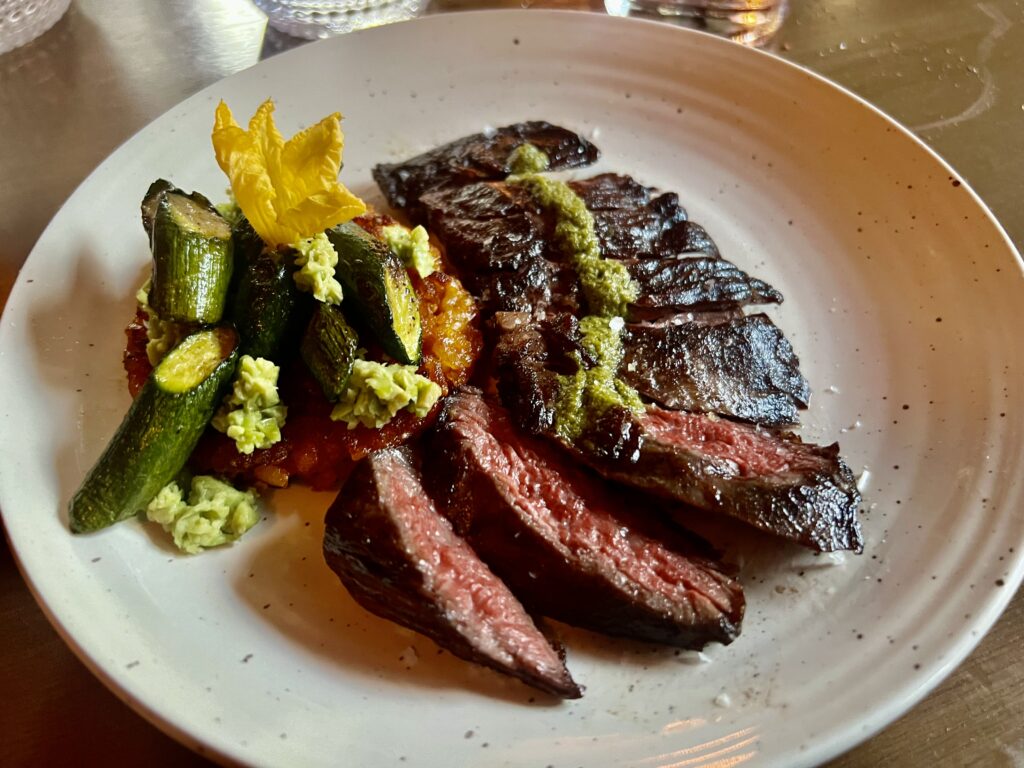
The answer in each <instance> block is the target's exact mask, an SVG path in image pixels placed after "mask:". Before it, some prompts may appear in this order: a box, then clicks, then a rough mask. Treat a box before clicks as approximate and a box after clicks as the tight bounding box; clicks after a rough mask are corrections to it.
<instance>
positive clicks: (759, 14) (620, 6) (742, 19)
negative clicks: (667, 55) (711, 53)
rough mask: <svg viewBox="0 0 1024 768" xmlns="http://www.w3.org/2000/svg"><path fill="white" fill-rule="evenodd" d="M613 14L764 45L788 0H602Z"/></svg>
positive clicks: (781, 16)
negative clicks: (651, 20)
mask: <svg viewBox="0 0 1024 768" xmlns="http://www.w3.org/2000/svg"><path fill="white" fill-rule="evenodd" d="M604 2H605V10H607V11H608V13H609V14H610V15H612V16H633V17H638V18H646V19H658V20H661V21H668V22H672V23H675V24H679V25H681V26H687V27H693V28H694V29H701V30H704V31H705V32H711V33H713V34H716V35H720V36H722V37H727V38H729V39H730V40H734V41H735V42H737V43H742V44H743V45H751V46H757V47H760V46H764V45H767V44H768V43H769V42H770V41H771V39H772V38H773V37H774V36H775V34H776V33H777V32H778V31H779V28H780V27H781V26H782V22H783V20H784V19H785V18H786V12H787V11H788V10H789V7H788V6H789V3H788V0H604Z"/></svg>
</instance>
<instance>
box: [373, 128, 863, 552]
mask: <svg viewBox="0 0 1024 768" xmlns="http://www.w3.org/2000/svg"><path fill="white" fill-rule="evenodd" d="M531 125H532V124H531ZM547 127H550V126H547ZM500 133H501V131H499V134H500ZM523 135H524V134H523V133H522V132H516V131H512V132H511V133H510V134H509V136H513V137H514V138H512V139H509V138H502V139H500V140H499V141H498V144H499V145H501V146H502V147H504V149H502V150H500V151H497V157H499V160H494V159H493V158H492V159H491V160H488V161H487V162H484V163H482V164H480V167H482V168H483V167H485V170H479V169H478V168H477V165H475V164H474V162H469V161H467V159H466V157H467V156H468V155H471V154H472V152H471V151H470V150H469V149H468V147H470V146H473V145H474V142H475V143H476V144H479V145H480V146H484V144H486V142H484V143H483V144H481V143H480V138H479V137H468V138H467V139H464V140H460V141H458V142H453V143H452V144H450V145H447V146H445V147H440V148H438V149H436V150H433V151H432V152H428V153H426V154H424V155H421V156H419V157H417V158H413V159H412V160H410V161H408V162H406V163H400V164H397V165H392V166H381V167H379V168H378V171H377V172H375V175H376V177H377V179H378V182H379V183H380V184H381V187H382V189H384V191H385V194H386V195H387V196H388V199H389V201H391V203H392V204H393V205H398V206H400V207H404V208H405V209H406V211H407V212H408V213H410V215H412V216H413V217H414V218H416V219H417V220H419V221H426V222H427V223H428V225H429V226H430V228H431V230H432V231H433V232H434V234H435V235H437V236H438V237H439V239H440V240H441V241H442V242H443V243H444V244H445V248H446V252H447V254H448V257H449V258H450V259H451V260H452V262H453V263H454V264H456V266H457V267H458V268H459V269H460V270H462V272H463V274H465V275H466V276H467V284H468V285H469V287H470V289H471V290H472V291H473V292H474V293H475V294H476V295H477V296H478V297H480V298H481V300H482V304H483V306H484V310H485V315H486V313H492V314H493V323H492V329H491V330H492V337H491V339H490V343H491V345H492V347H493V350H494V355H493V360H492V362H491V373H492V374H493V375H494V376H496V378H497V390H498V392H499V393H500V395H501V398H502V401H503V402H504V403H505V405H506V406H508V407H509V408H510V409H511V411H512V412H513V414H514V418H515V421H516V423H517V424H518V425H519V426H520V427H521V428H522V429H524V430H526V431H527V432H529V433H531V434H535V435H543V436H545V437H548V438H552V439H554V440H555V441H556V442H559V443H561V441H560V439H559V438H558V435H557V434H556V433H555V430H554V424H555V405H556V403H557V399H558V394H559V386H560V384H559V375H562V374H571V373H572V372H573V371H574V370H575V368H569V367H567V363H566V360H567V359H574V357H578V358H579V359H581V360H583V361H584V364H587V365H589V364H590V363H589V362H588V360H587V355H586V353H585V350H583V349H582V348H581V347H580V343H579V335H578V333H577V332H576V330H574V328H573V325H572V324H573V323H574V322H575V320H574V319H573V318H572V316H573V315H579V314H580V313H581V310H582V309H583V304H584V302H583V301H582V300H581V291H580V288H579V285H578V282H577V281H576V280H575V279H574V277H573V271H574V270H573V269H572V265H571V264H569V263H568V262H567V258H566V255H565V254H564V253H561V252H560V251H559V250H558V248H557V247H556V246H555V245H554V238H553V233H554V227H555V223H556V222H555V221H554V218H553V215H552V214H551V213H550V212H549V211H546V210H541V208H540V207H538V206H537V205H536V203H535V201H533V200H532V199H531V198H530V196H529V195H528V194H524V190H523V189H521V188H518V186H517V185H516V184H510V183H507V182H506V181H505V179H504V168H502V167H501V163H502V162H503V161H507V159H508V154H507V153H506V152H507V151H511V148H512V147H513V145H514V144H515V143H516V142H519V141H520V138H519V137H520V136H523ZM529 140H530V141H531V142H532V141H533V140H532V139H529ZM534 143H536V142H534ZM577 143H578V146H583V144H585V143H586V142H584V141H583V140H582V139H578V138H577ZM572 144H573V143H572V141H569V143H568V144H567V145H566V146H572ZM538 146H541V148H542V149H545V151H547V149H546V147H544V146H543V145H541V144H538ZM484 154H485V155H486V152H485V153H484ZM583 155H587V156H588V157H589V154H587V153H579V154H577V155H576V156H577V158H578V157H582V156H583ZM570 156H572V153H570ZM593 156H594V157H596V150H595V151H594V154H593ZM560 162H561V161H560ZM585 164H586V162H580V163H579V165H585ZM556 167H569V166H566V165H561V166H556ZM399 177H401V178H399ZM396 179H397V181H396ZM410 179H411V181H410V182H409V184H407V185H406V186H407V187H409V188H410V189H412V188H414V189H415V199H413V196H411V195H409V194H406V193H405V192H402V191H401V190H399V192H395V191H393V190H394V189H395V188H397V186H396V185H399V182H402V183H405V181H408V180H410ZM569 184H570V186H571V187H572V189H573V190H574V191H575V193H576V194H577V195H578V196H579V197H580V198H581V199H582V200H583V202H584V204H585V205H586V206H587V208H588V210H589V211H590V212H591V214H592V215H593V218H594V223H595V234H596V236H597V239H598V241H599V246H600V249H601V253H602V256H603V257H605V258H611V259H619V260H622V261H623V262H624V263H625V265H626V267H627V269H628V270H629V272H630V275H631V277H632V278H633V280H634V281H635V282H636V283H637V285H638V286H639V288H640V291H639V293H640V296H639V297H638V298H637V300H636V301H634V302H633V303H631V304H630V305H629V307H628V317H627V318H626V319H627V321H629V322H630V323H631V325H627V327H626V332H625V333H624V339H623V345H624V360H623V365H622V367H621V368H620V371H619V374H620V377H622V378H624V379H625V380H626V381H627V382H628V383H630V384H632V385H633V386H634V387H635V388H636V389H637V390H638V391H639V392H640V393H641V394H642V395H643V396H645V397H646V398H647V399H649V400H652V401H654V402H655V403H658V404H660V405H662V406H664V407H667V408H672V409H684V410H683V411H680V412H679V413H678V415H677V416H676V417H672V416H671V413H670V412H668V411H664V410H663V409H662V408H657V407H652V408H651V409H650V412H649V414H648V416H647V417H642V418H638V417H637V416H636V415H634V414H632V413H631V412H629V411H627V410H626V409H624V408H619V407H613V408H609V409H608V410H607V411H606V412H604V413H602V414H601V415H600V417H599V418H597V419H594V420H592V423H590V424H589V425H588V426H587V428H586V430H585V431H584V433H583V434H582V435H580V437H579V438H578V439H577V440H576V441H575V445H565V446H563V447H565V448H566V449H568V450H569V451H570V452H573V453H575V454H576V455H578V456H579V457H581V458H583V459H584V460H585V461H586V462H587V463H589V464H590V465H591V466H593V467H595V468H597V469H598V470H599V471H600V472H602V473H604V474H605V475H606V476H607V477H614V478H615V479H616V480H617V481H619V482H621V483H626V484H629V485H632V486H633V487H636V488H641V489H644V490H647V491H649V492H651V493H654V494H657V495H661V496H665V497H668V498H672V499H679V500H682V501H685V502H687V503H689V504H692V505H694V506H698V507H700V508H702V509H706V510H710V511H716V512H721V513H724V514H729V515H731V516H733V517H736V518H739V519H743V520H746V521H748V522H751V523H752V524H754V525H756V526H757V527H759V528H761V529H763V530H767V531H771V532H773V533H776V534H778V535H781V536H784V537H786V538H789V539H793V540H795V541H799V542H801V543H803V544H805V545H807V546H810V547H812V548H815V549H822V550H830V549H852V550H855V551H861V549H862V547H863V539H862V536H861V531H860V527H859V522H858V519H857V514H858V506H859V503H860V495H859V493H858V492H857V490H856V486H855V483H854V480H853V475H852V473H851V472H850V470H849V468H848V467H847V466H846V464H844V463H843V461H842V460H841V459H840V458H839V456H838V452H837V449H836V447H835V446H827V447H819V446H811V445H806V444H804V443H801V442H800V441H799V440H798V439H796V438H795V437H793V436H791V435H780V434H775V433H771V432H765V431H764V430H752V429H751V428H749V427H746V426H745V425H744V424H740V423H733V422H731V421H725V422H722V421H721V420H719V419H716V418H714V417H713V416H710V415H708V414H718V415H721V416H723V417H725V418H726V419H735V420H738V421H745V422H749V423H752V424H758V425H761V426H766V427H769V428H773V429H774V428H778V427H782V426H786V425H788V424H792V423H795V422H796V418H797V413H798V410H799V409H801V408H804V407H806V405H807V400H808V387H807V382H806V381H805V380H804V379H803V377H802V376H801V374H800V372H799V368H798V360H797V357H796V355H795V354H794V353H793V349H792V347H791V345H790V344H789V343H788V341H787V340H786V339H785V338H784V337H783V336H782V334H781V332H780V331H779V329H778V328H776V327H775V326H774V325H772V324H771V322H770V321H768V320H767V318H765V317H763V316H758V315H754V316H751V317H746V316H745V315H744V313H743V307H744V306H746V305H750V304H765V303H778V302H781V301H782V296H781V294H780V293H779V292H778V291H776V290H775V289H774V288H772V287H771V286H770V285H768V284H767V283H764V282H763V281H760V280H758V279H756V278H754V277H751V276H749V275H747V274H745V273H744V272H743V271H742V270H739V269H738V268H737V267H735V266H734V265H732V264H730V263H728V262H726V261H723V260H721V259H720V258H719V253H718V249H717V247H716V246H715V244H714V242H713V241H712V240H711V238H710V237H708V234H707V232H705V231H704V230H703V228H701V227H700V226H699V225H697V224H695V223H694V222H692V221H690V220H689V217H688V215H687V212H686V211H685V209H683V208H682V206H681V205H680V204H679V199H678V196H677V195H675V194H674V193H670V192H669V193H659V192H657V191H656V190H654V189H652V188H649V187H646V186H644V185H642V184H640V183H638V182H637V181H636V180H635V179H632V178H631V177H629V176H626V175H622V174H614V173H604V174H599V175H597V176H594V177H592V178H589V179H583V180H577V181H572V182H569ZM389 185H390V186H389ZM402 189H405V187H402ZM684 313H685V314H684ZM566 316H568V318H569V319H566ZM688 411H692V412H693V413H688ZM651 414H654V417H651ZM659 414H662V415H665V417H666V418H667V419H668V421H671V418H677V419H678V420H681V423H682V422H686V424H685V425H684V428H682V431H681V432H680V433H679V434H682V433H685V432H687V431H692V432H693V433H694V436H695V437H696V442H692V441H690V442H688V441H687V440H681V441H680V440H677V439H675V438H674V437H673V436H672V434H673V430H672V429H668V430H662V432H661V433H659V434H652V433H651V429H650V427H651V424H650V422H651V418H654V419H655V421H657V419H658V417H659ZM677 426H678V425H677ZM712 435H716V436H715V437H712ZM751 435H756V436H757V439H756V440H754V439H752V438H751ZM676 437H678V434H677V435H676ZM708 439H710V440H711V441H712V442H711V443H710V444H708V443H706V442H702V441H706V440H708ZM715 440H720V442H718V443H715V442H714V441H715ZM733 444H735V445H734V447H733V448H729V446H731V445H733ZM709 445H710V447H709ZM723 446H724V448H723ZM736 446H745V447H744V448H742V450H741V449H740V448H736ZM716 450H717V451H719V452H718V453H715V451H716ZM730 450H731V451H732V453H731V454H730ZM743 451H746V452H747V454H749V455H744V453H743ZM758 451H763V452H764V453H765V454H766V456H768V457H771V456H776V455H778V456H791V457H794V461H795V462H796V465H795V466H796V467H798V468H797V469H794V468H793V467H789V466H788V465H785V466H774V465H771V462H767V464H766V463H765V462H760V463H759V462H758V460H757V457H756V456H755V455H754V454H756V453H757V452H758ZM800 457H804V458H807V457H812V458H814V461H808V462H804V463H801V462H802V459H801V458H800ZM783 464H785V462H783ZM762 465H763V466H762ZM759 466H760V467H761V468H760V469H758V467H759ZM768 466H770V467H771V468H770V469H766V468H765V467H768Z"/></svg>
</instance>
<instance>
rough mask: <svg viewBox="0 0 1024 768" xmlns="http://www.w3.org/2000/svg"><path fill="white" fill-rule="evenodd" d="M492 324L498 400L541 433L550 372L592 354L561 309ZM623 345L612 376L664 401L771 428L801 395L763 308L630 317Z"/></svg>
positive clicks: (552, 399)
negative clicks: (639, 320)
mask: <svg viewBox="0 0 1024 768" xmlns="http://www.w3.org/2000/svg"><path fill="white" fill-rule="evenodd" d="M492 325H493V328H494V329H495V331H496V333H495V344H494V368H495V371H496V373H497V376H498V378H499V384H498V387H499V391H501V392H502V399H503V401H504V402H505V404H506V405H508V406H509V407H510V408H512V409H513V411H515V412H516V414H517V417H518V418H519V419H520V422H519V423H520V425H521V426H523V427H524V428H526V429H528V430H529V431H530V432H533V433H542V432H547V431H550V430H551V429H552V428H553V426H554V418H555V413H554V406H555V404H556V403H557V400H558V387H559V382H558V376H559V375H566V374H572V373H574V372H575V371H576V370H577V367H578V366H577V363H576V360H575V357H579V358H580V359H581V360H582V361H583V364H584V365H586V366H589V365H592V364H593V362H594V361H592V360H590V358H589V354H588V352H587V351H586V349H585V348H584V347H583V346H582V339H581V336H580V332H579V324H578V321H577V320H576V319H575V318H574V317H572V316H570V315H565V314H553V315H551V316H550V317H546V318H544V319H539V320H538V319H533V318H531V317H530V316H529V315H527V314H525V313H499V314H497V315H495V317H494V321H493V323H492ZM622 346H623V357H622V363H621V365H620V366H619V370H618V376H619V378H620V379H622V380H623V381H624V382H625V383H627V384H629V385H630V386H631V387H633V388H634V389H636V390H637V391H638V392H639V393H640V394H641V395H643V396H644V397H647V398H648V399H650V400H654V401H655V402H657V403H659V404H661V405H663V406H664V407H666V408H670V409H676V410H687V411H695V412H702V413H716V414H718V415H721V416H727V417H729V418H733V419H739V420H742V421H749V422H752V423H756V424H761V425H763V426H772V427H775V426H783V425H787V424H793V423H795V422H796V420H797V412H798V409H800V408H804V407H806V405H807V400H808V398H809V397H810V390H809V387H808V385H807V382H806V381H805V380H804V378H803V376H802V375H801V374H800V369H799V360H798V359H797V357H796V355H795V354H794V352H793V348H792V347H791V346H790V344H789V342H788V341H787V340H786V338H785V337H784V336H783V335H782V332H781V331H780V330H779V329H778V328H777V327H776V326H775V325H774V324H773V323H772V322H771V320H770V319H769V318H768V317H767V316H765V315H749V316H746V315H739V316H736V317H733V316H730V315H719V314H709V315H701V314H696V315H692V316H690V318H689V319H684V318H682V317H679V318H676V321H675V322H672V323H665V324H659V325H633V324H630V325H626V326H625V327H624V328H623V331H622ZM631 420H632V419H631ZM602 439H603V438H601V437H600V436H599V438H598V440H597V444H598V445H600V444H601V442H602ZM608 455H618V454H608Z"/></svg>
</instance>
